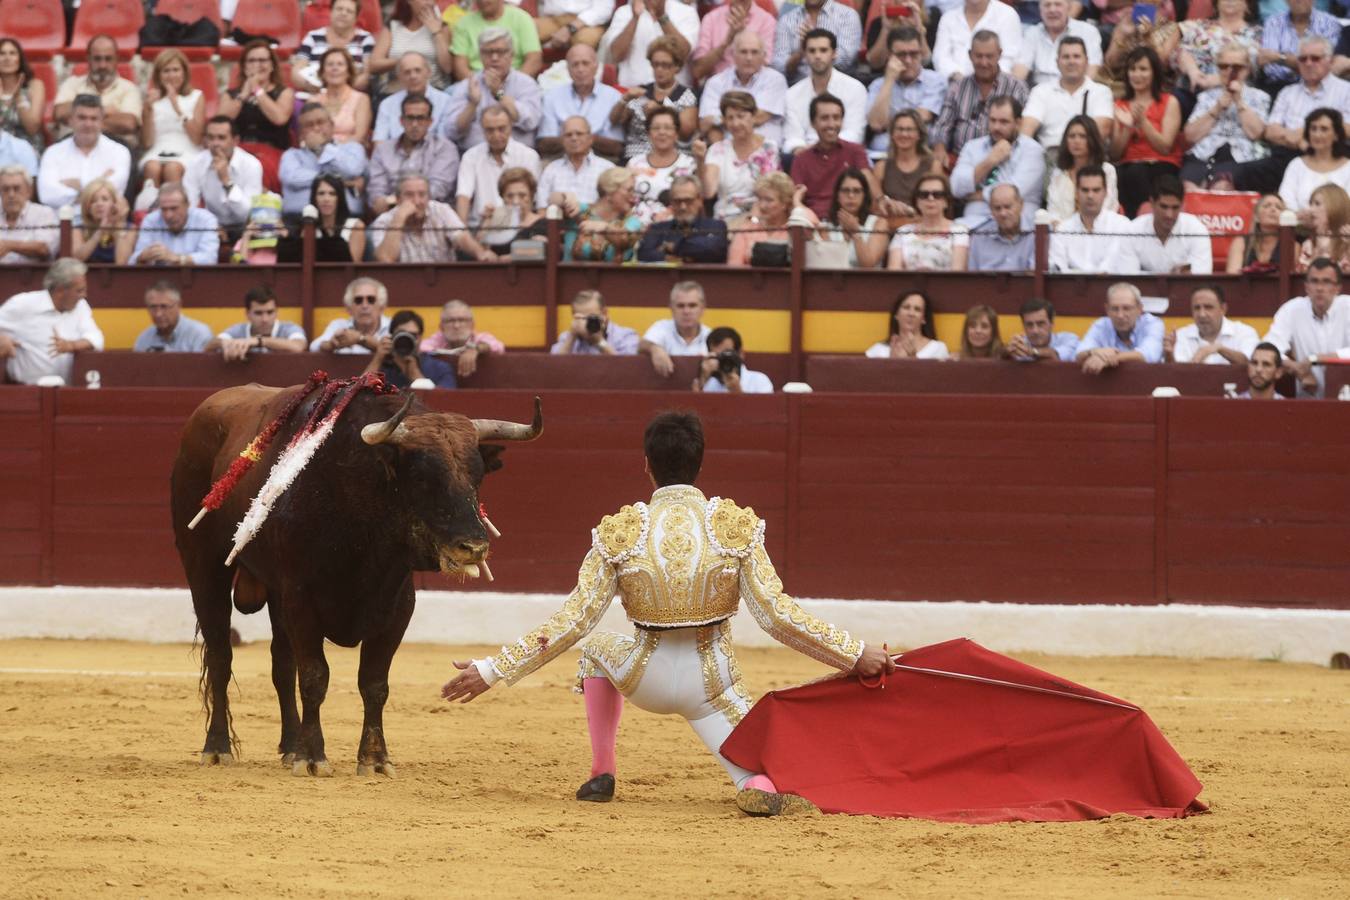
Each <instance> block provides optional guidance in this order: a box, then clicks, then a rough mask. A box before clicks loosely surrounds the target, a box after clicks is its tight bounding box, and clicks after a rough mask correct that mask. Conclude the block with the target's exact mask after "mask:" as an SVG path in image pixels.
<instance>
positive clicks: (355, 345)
mask: <svg viewBox="0 0 1350 900" xmlns="http://www.w3.org/2000/svg"><path fill="white" fill-rule="evenodd" d="M342 303H343V305H344V306H346V307H347V313H348V316H347V317H345V318H337V319H334V320H333V321H332V322H329V323H328V327H327V328H326V329H324V332H323V334H321V335H319V336H318V337H316V338H315V339H314V341H313V343H311V344H310V345H309V349H310V350H311V351H320V352H323V353H373V352H375V350H376V349H378V348H379V346H380V338H382V337H384V336H385V335H387V334H388V333H389V317H388V316H386V315H384V308H385V307H386V306H387V305H388V304H389V292H388V291H387V290H386V289H385V287H384V285H383V284H381V283H380V282H378V281H376V280H375V279H374V278H364V277H363V278H358V279H356V280H355V281H353V282H352V283H351V284H349V285H347V290H346V292H345V293H344V294H343V295H342Z"/></svg>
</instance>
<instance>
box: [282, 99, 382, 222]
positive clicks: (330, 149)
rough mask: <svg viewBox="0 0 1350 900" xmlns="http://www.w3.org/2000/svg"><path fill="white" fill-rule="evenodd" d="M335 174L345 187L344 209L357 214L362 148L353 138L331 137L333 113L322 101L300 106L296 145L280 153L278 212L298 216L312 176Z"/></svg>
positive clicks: (362, 183) (363, 160) (361, 183)
mask: <svg viewBox="0 0 1350 900" xmlns="http://www.w3.org/2000/svg"><path fill="white" fill-rule="evenodd" d="M329 174H332V175H336V176H337V177H339V178H341V179H342V183H343V184H344V185H346V187H347V209H348V210H349V211H350V212H351V214H352V215H354V216H359V215H360V214H361V211H362V210H363V209H364V206H363V205H362V202H361V197H362V195H364V193H365V189H366V184H365V182H366V151H365V150H363V149H362V148H361V144H360V143H358V142H357V141H349V142H347V143H345V144H339V143H336V142H335V141H334V140H333V116H332V115H331V114H330V113H329V112H328V109H327V108H326V107H325V106H324V105H323V104H322V103H313V102H310V103H306V104H305V105H304V106H302V107H300V145H299V146H297V147H292V148H291V149H289V150H287V151H286V152H285V153H283V154H281V173H280V175H281V214H282V215H283V216H284V217H285V218H286V219H287V220H289V221H294V220H296V219H299V218H300V213H301V211H302V210H303V209H304V208H305V205H306V204H308V203H309V192H310V189H311V188H313V187H314V179H316V178H318V177H319V176H320V175H329Z"/></svg>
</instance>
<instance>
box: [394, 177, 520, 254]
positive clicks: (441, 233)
mask: <svg viewBox="0 0 1350 900" xmlns="http://www.w3.org/2000/svg"><path fill="white" fill-rule="evenodd" d="M396 193H397V195H398V205H396V206H395V207H394V208H393V209H391V210H389V211H388V212H386V213H384V214H382V215H381V216H380V217H379V218H378V219H376V220H375V221H374V222H371V223H370V243H371V244H372V245H374V247H375V259H376V260H378V261H379V262H384V263H393V262H400V263H443V262H454V259H455V253H454V250H455V248H458V249H459V250H462V251H463V252H464V253H465V254H466V255H467V256H469V257H471V258H473V259H477V260H481V261H484V262H487V261H490V260H494V259H496V258H497V254H495V253H493V252H492V251H491V250H489V249H487V248H486V247H484V246H483V245H482V244H480V243H478V241H476V240H475V239H474V236H473V235H472V234H470V233H469V231H468V230H467V229H466V228H465V227H464V222H463V220H462V219H460V217H459V216H457V215H455V211H454V210H453V209H451V208H450V205H449V204H448V203H441V202H440V201H438V200H432V199H431V182H430V180H429V179H428V178H427V176H425V175H423V174H422V173H421V172H404V173H403V174H402V175H400V176H399V177H398V183H397V186H396Z"/></svg>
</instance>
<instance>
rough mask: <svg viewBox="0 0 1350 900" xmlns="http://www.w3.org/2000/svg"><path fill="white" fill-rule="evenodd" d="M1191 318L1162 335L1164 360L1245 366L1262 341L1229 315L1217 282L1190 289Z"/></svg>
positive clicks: (1253, 329) (1254, 331)
mask: <svg viewBox="0 0 1350 900" xmlns="http://www.w3.org/2000/svg"><path fill="white" fill-rule="evenodd" d="M1191 319H1192V320H1193V321H1192V322H1191V324H1190V325H1185V326H1183V327H1181V328H1178V329H1177V330H1176V331H1169V332H1168V333H1167V334H1166V335H1164V336H1163V359H1164V360H1165V361H1167V362H1179V363H1210V364H1212V365H1234V366H1245V365H1246V364H1247V358H1248V357H1249V356H1251V353H1252V350H1254V349H1256V345H1257V344H1259V343H1260V342H1261V337H1260V335H1258V334H1257V333H1256V329H1255V328H1253V327H1252V326H1250V325H1248V324H1247V323H1245V322H1238V321H1236V320H1234V319H1230V318H1228V301H1227V300H1225V299H1224V296H1223V288H1221V287H1219V286H1218V285H1217V284H1203V285H1201V286H1200V287H1198V288H1196V289H1195V290H1193V291H1191Z"/></svg>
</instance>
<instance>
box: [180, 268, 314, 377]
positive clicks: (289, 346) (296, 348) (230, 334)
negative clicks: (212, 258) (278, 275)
mask: <svg viewBox="0 0 1350 900" xmlns="http://www.w3.org/2000/svg"><path fill="white" fill-rule="evenodd" d="M277 313H278V310H277V295H276V293H275V292H274V291H273V290H272V288H271V287H269V286H268V285H265V284H260V285H258V286H257V287H252V288H249V289H248V292H247V293H246V294H244V316H245V319H244V321H243V322H240V323H238V324H237V325H231V326H230V327H229V328H227V329H225V330H224V331H222V332H221V333H220V334H218V335H216V336H215V337H213V338H212V339H211V342H210V343H209V344H207V345H206V347H205V349H206V350H207V352H214V351H216V350H219V351H220V355H221V356H222V357H224V358H225V359H226V360H227V361H229V360H235V361H242V360H245V359H248V355H249V354H250V353H302V352H304V350H305V348H306V347H307V346H308V344H309V342H308V341H307V340H305V330H304V329H303V328H301V327H300V326H299V325H296V324H295V323H293V322H283V321H282V320H281V319H280V318H278V315H277Z"/></svg>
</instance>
